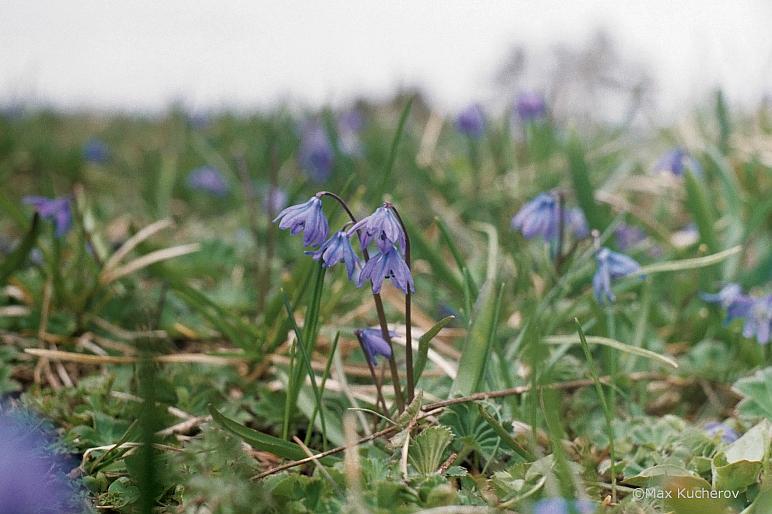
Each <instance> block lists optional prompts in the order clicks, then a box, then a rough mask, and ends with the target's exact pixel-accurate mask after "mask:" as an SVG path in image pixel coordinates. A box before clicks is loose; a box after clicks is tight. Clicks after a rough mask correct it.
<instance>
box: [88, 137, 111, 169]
mask: <svg viewBox="0 0 772 514" xmlns="http://www.w3.org/2000/svg"><path fill="white" fill-rule="evenodd" d="M83 158H84V159H86V161H88V162H92V163H94V164H104V163H105V162H107V161H108V159H109V158H110V149H109V148H108V147H107V144H106V143H105V142H104V141H102V140H101V139H97V138H95V137H92V138H90V139H89V140H88V141H86V144H85V145H83Z"/></svg>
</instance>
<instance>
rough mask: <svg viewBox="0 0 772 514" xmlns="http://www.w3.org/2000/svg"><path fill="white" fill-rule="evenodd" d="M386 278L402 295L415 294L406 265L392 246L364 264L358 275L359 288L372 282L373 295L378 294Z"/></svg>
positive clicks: (411, 277)
mask: <svg viewBox="0 0 772 514" xmlns="http://www.w3.org/2000/svg"><path fill="white" fill-rule="evenodd" d="M387 278H390V279H391V282H392V284H394V286H395V287H397V288H398V289H401V290H402V292H403V293H405V294H407V293H408V291H410V292H411V293H414V292H415V286H414V285H413V276H412V275H411V274H410V268H408V267H407V263H406V262H405V260H404V259H403V258H402V255H401V254H400V252H399V251H397V248H396V247H394V246H392V247H391V248H389V249H388V250H385V251H383V250H382V251H380V252H378V253H377V254H376V255H374V256H372V257H371V258H370V260H369V261H367V262H366V263H365V266H364V268H362V272H361V273H360V274H359V286H360V287H361V286H362V284H364V283H365V282H366V281H368V280H372V282H373V293H380V292H381V286H382V285H383V281H384V280H385V279H387Z"/></svg>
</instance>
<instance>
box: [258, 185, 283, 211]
mask: <svg viewBox="0 0 772 514" xmlns="http://www.w3.org/2000/svg"><path fill="white" fill-rule="evenodd" d="M286 206H287V193H285V192H284V191H283V190H282V189H281V188H278V187H274V186H270V187H268V188H267V189H265V190H264V191H263V209H265V212H267V213H268V215H269V216H276V213H277V212H279V211H280V210H282V209H283V208H284V207H286Z"/></svg>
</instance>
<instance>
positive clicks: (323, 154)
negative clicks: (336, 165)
mask: <svg viewBox="0 0 772 514" xmlns="http://www.w3.org/2000/svg"><path fill="white" fill-rule="evenodd" d="M333 158H334V153H333V149H332V145H331V144H330V140H329V138H328V137H327V133H326V132H325V131H324V127H322V126H321V125H320V124H319V123H316V122H309V123H307V124H306V125H305V127H304V128H303V134H302V137H301V141H300V156H299V160H300V165H301V166H302V167H303V169H304V170H305V171H306V173H307V174H308V176H309V177H310V178H311V180H312V181H314V182H316V183H317V184H319V183H322V182H325V181H327V179H329V178H330V173H331V172H332V163H333Z"/></svg>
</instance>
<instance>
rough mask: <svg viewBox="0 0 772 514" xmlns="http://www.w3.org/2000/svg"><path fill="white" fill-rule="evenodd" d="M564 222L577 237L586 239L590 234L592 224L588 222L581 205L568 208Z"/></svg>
mask: <svg viewBox="0 0 772 514" xmlns="http://www.w3.org/2000/svg"><path fill="white" fill-rule="evenodd" d="M563 223H564V225H565V227H566V229H568V230H570V231H571V233H572V234H574V237H575V238H577V239H584V238H585V237H587V236H589V235H590V226H589V225H588V224H587V218H586V217H585V216H584V212H582V209H580V208H579V207H573V208H571V209H566V210H565V212H564V214H563Z"/></svg>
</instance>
